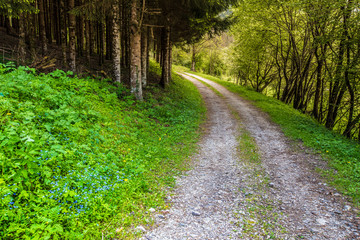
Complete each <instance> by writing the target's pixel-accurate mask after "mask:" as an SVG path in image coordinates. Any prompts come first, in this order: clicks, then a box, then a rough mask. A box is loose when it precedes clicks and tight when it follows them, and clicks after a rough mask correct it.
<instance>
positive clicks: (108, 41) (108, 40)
mask: <svg viewBox="0 0 360 240" xmlns="http://www.w3.org/2000/svg"><path fill="white" fill-rule="evenodd" d="M118 5H119V4H118ZM118 7H119V6H118ZM112 14H114V13H112ZM105 19H106V20H105V23H106V41H105V42H106V57H105V58H106V60H111V59H112V56H113V54H112V51H111V50H112V49H113V46H112V43H113V35H114V33H113V32H112V31H113V29H114V28H113V26H112V25H113V19H111V16H106V18H105Z"/></svg>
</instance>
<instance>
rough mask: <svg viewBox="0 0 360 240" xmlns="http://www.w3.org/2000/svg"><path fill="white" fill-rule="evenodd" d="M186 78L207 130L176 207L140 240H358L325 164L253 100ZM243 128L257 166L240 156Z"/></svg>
mask: <svg viewBox="0 0 360 240" xmlns="http://www.w3.org/2000/svg"><path fill="white" fill-rule="evenodd" d="M189 75H190V74H189ZM189 75H187V76H185V75H184V77H186V78H187V79H189V80H190V81H192V82H193V83H194V84H195V85H196V86H197V87H198V88H199V90H200V92H201V94H202V95H203V97H204V101H205V103H206V105H207V107H208V121H207V126H206V129H207V130H208V131H207V133H206V134H205V136H204V137H203V140H202V141H201V143H200V148H199V153H198V154H197V155H194V160H195V161H194V162H195V163H194V168H193V170H191V171H189V172H188V173H187V175H186V176H184V177H182V178H180V179H179V180H178V182H177V188H176V190H175V194H174V195H175V196H174V197H173V198H172V199H171V202H172V207H171V209H170V210H169V212H166V213H162V214H161V215H155V217H156V219H157V224H158V227H157V228H155V229H154V230H152V231H151V232H148V233H147V234H146V235H145V237H144V238H143V239H151V240H154V239H162V240H165V239H269V238H274V239H360V235H359V233H360V229H359V222H358V221H359V219H358V218H357V217H356V214H355V213H354V211H353V209H352V208H351V205H350V204H349V203H347V202H346V201H345V200H344V198H343V197H342V196H341V195H340V194H339V193H337V192H336V191H335V190H334V189H332V188H330V187H328V186H327V185H326V184H325V183H324V182H323V181H322V180H321V178H320V177H319V176H318V174H317V173H316V172H315V168H316V167H324V166H325V163H324V162H323V161H321V160H320V159H318V157H317V156H316V155H313V154H310V153H307V152H309V151H307V150H306V149H304V148H303V147H301V146H297V147H294V144H290V141H289V140H288V139H287V138H286V137H284V135H283V134H282V132H281V130H280V129H279V127H278V126H276V125H275V124H273V123H272V122H271V121H270V120H269V118H268V116H267V115H266V114H264V113H263V112H261V111H259V110H258V109H256V108H255V107H253V106H252V105H251V104H250V103H249V102H247V101H245V100H243V99H241V98H240V97H238V96H237V95H235V94H233V93H231V92H229V91H228V90H227V89H225V88H224V87H222V86H220V85H218V84H216V83H214V82H211V81H209V80H206V79H203V78H199V77H197V78H198V79H200V80H201V81H204V82H206V83H207V84H209V85H211V86H212V87H214V88H215V89H217V90H218V91H219V92H220V93H221V94H222V95H223V97H219V96H217V95H216V94H215V93H214V92H213V91H212V90H210V89H209V88H208V87H206V86H204V85H203V84H202V83H200V82H199V81H198V80H196V79H195V78H194V77H195V76H193V75H191V76H189ZM232 112H236V114H237V115H238V116H239V117H240V121H239V120H238V118H236V116H234V114H232ZM241 128H244V129H245V130H246V131H248V132H249V133H250V135H251V136H252V137H253V138H254V139H255V142H256V144H257V145H258V148H259V152H260V155H261V164H260V166H258V167H255V168H253V167H249V166H248V165H247V164H244V163H243V162H242V160H240V158H239V156H238V153H237V149H236V148H237V146H238V143H237V138H238V135H239V134H240V131H239V129H241ZM240 150H241V149H240ZM260 170H261V171H260ZM254 171H257V173H259V172H260V173H261V174H258V175H256V174H255V175H254ZM260 175H261V176H260Z"/></svg>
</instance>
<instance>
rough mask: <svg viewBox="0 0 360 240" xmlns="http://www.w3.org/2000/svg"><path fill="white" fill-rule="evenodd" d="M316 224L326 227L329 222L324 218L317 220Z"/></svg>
mask: <svg viewBox="0 0 360 240" xmlns="http://www.w3.org/2000/svg"><path fill="white" fill-rule="evenodd" d="M316 222H317V223H318V224H320V225H326V223H327V221H326V220H325V219H323V218H318V219H316Z"/></svg>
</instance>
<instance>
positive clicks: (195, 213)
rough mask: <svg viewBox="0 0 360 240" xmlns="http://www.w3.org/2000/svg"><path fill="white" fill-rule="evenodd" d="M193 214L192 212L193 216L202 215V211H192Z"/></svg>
mask: <svg viewBox="0 0 360 240" xmlns="http://www.w3.org/2000/svg"><path fill="white" fill-rule="evenodd" d="M191 214H192V215H193V216H195V217H198V216H200V213H199V212H195V211H194V212H192V213H191Z"/></svg>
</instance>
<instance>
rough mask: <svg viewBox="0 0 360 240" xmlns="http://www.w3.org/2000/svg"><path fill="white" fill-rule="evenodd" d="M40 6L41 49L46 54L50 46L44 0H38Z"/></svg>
mask: <svg viewBox="0 0 360 240" xmlns="http://www.w3.org/2000/svg"><path fill="white" fill-rule="evenodd" d="M72 1H74V0H72ZM38 4H39V5H38V7H39V28H40V29H39V31H40V32H39V33H40V41H41V49H42V54H43V56H45V54H46V53H47V50H48V47H47V40H46V28H45V12H44V11H45V9H44V1H43V0H39V1H38Z"/></svg>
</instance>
